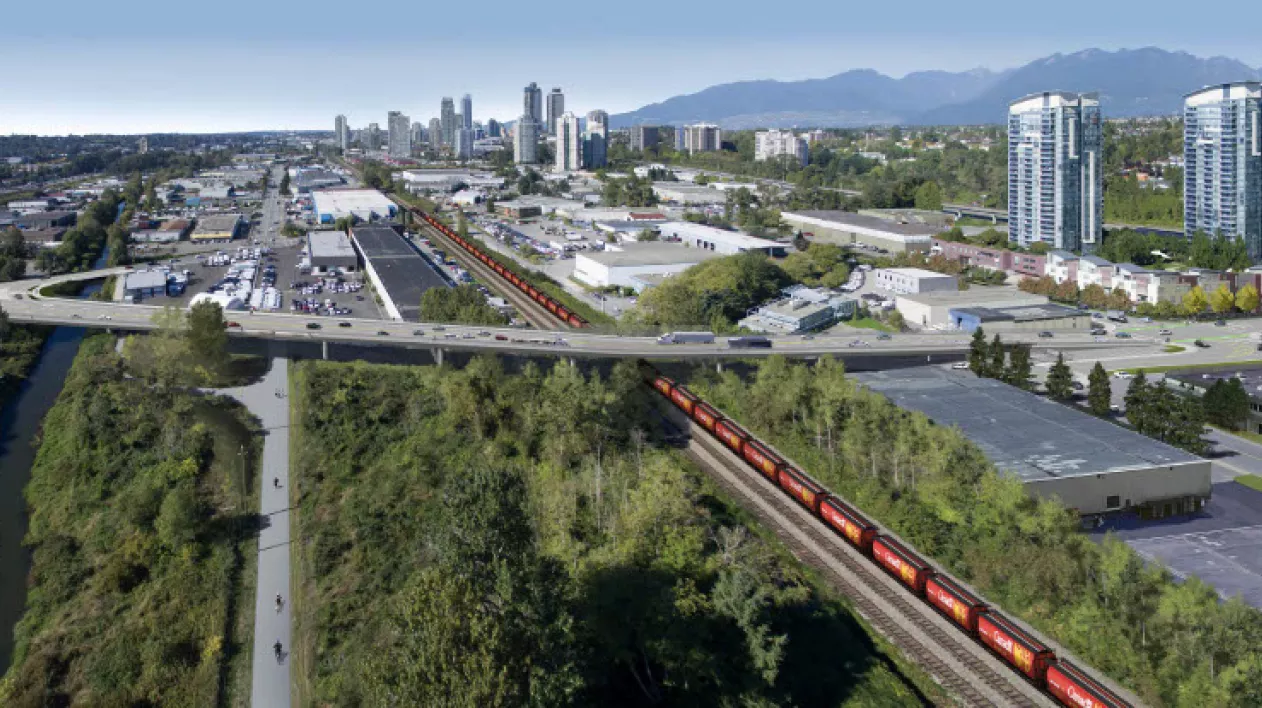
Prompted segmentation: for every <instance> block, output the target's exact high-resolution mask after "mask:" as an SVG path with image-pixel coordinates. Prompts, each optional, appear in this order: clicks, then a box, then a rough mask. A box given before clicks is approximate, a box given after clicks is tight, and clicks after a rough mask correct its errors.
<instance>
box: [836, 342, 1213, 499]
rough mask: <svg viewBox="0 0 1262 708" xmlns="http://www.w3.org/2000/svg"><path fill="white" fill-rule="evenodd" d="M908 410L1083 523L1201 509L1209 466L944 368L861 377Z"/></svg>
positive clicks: (1046, 402) (1120, 429) (1125, 431)
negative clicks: (958, 436)
mask: <svg viewBox="0 0 1262 708" xmlns="http://www.w3.org/2000/svg"><path fill="white" fill-rule="evenodd" d="M854 376H855V378H856V379H857V380H858V381H859V382H860V383H861V384H863V385H864V386H866V387H868V388H869V389H871V390H872V391H875V392H877V393H880V394H881V395H883V396H886V397H887V398H889V399H890V400H891V401H892V402H893V403H894V404H895V405H897V406H898V407H900V408H903V409H906V410H912V411H918V412H920V413H923V414H925V415H926V416H928V417H929V419H930V420H932V421H933V422H934V423H935V424H937V425H942V426H954V427H956V428H958V429H959V431H960V432H961V433H963V435H964V436H965V437H967V438H968V439H969V440H970V441H972V442H973V443H974V444H976V445H977V446H978V447H980V448H981V449H982V451H983V452H984V453H985V454H986V457H987V458H988V459H989V460H990V461H991V462H992V463H994V465H995V467H997V468H998V469H999V471H1000V472H1001V473H1003V474H1007V475H1010V476H1012V477H1014V478H1016V479H1018V480H1020V481H1021V482H1022V483H1023V484H1024V485H1025V488H1026V490H1027V491H1028V492H1029V493H1030V494H1032V495H1034V496H1036V497H1040V498H1048V499H1050V498H1057V499H1059V500H1060V501H1061V503H1063V504H1064V505H1065V506H1067V507H1069V508H1071V509H1074V510H1075V511H1077V512H1078V513H1079V514H1081V515H1083V516H1099V515H1104V514H1111V513H1116V512H1121V511H1127V510H1133V511H1137V512H1138V513H1139V514H1140V515H1141V516H1143V517H1145V518H1164V517H1168V516H1174V515H1179V514H1189V513H1193V512H1196V511H1198V510H1199V509H1200V508H1201V506H1202V505H1203V504H1204V503H1205V502H1206V501H1207V500H1208V499H1209V496H1210V463H1209V460H1205V459H1202V458H1200V457H1197V456H1195V455H1192V454H1189V453H1187V452H1184V451H1182V450H1179V449H1178V448H1175V447H1172V446H1170V445H1166V444H1165V443H1161V442H1158V441H1156V440H1153V439H1152V438H1149V437H1146V436H1143V435H1140V434H1139V433H1135V432H1133V431H1131V430H1128V429H1127V428H1123V427H1122V426H1120V425H1115V424H1113V423H1111V422H1109V421H1105V420H1101V419H1099V418H1096V417H1094V416H1092V415H1089V414H1087V413H1086V412H1084V411H1082V410H1080V409H1078V408H1076V407H1074V406H1068V405H1063V404H1061V403H1057V402H1055V401H1052V400H1050V399H1047V398H1043V397H1041V396H1037V395H1035V394H1033V393H1030V392H1028V391H1024V390H1022V389H1019V388H1016V387H1013V386H1009V385H1007V384H1004V383H1001V382H999V381H996V380H994V379H985V378H978V377H976V376H974V375H973V374H972V373H971V372H967V371H951V370H948V369H945V368H942V367H936V366H933V367H918V368H912V369H899V370H893V371H881V372H871V373H860V374H855V375H854Z"/></svg>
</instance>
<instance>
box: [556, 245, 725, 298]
mask: <svg viewBox="0 0 1262 708" xmlns="http://www.w3.org/2000/svg"><path fill="white" fill-rule="evenodd" d="M718 257H719V256H718V254H717V253H713V252H710V251H706V250H702V249H699V248H684V247H683V246H679V245H676V244H669V243H631V244H624V245H622V246H620V247H619V250H612V249H610V250H605V251H594V252H581V253H579V254H577V255H575V256H574V277H575V278H577V279H578V280H580V281H582V282H584V283H587V284H588V285H590V286H592V287H596V288H604V287H609V286H611V285H617V286H620V287H637V286H638V285H639V283H636V282H633V280H632V279H633V278H634V277H635V276H641V275H674V274H675V273H682V272H684V271H685V270H688V269H689V268H691V267H693V266H695V265H697V264H698V263H701V262H703V261H708V260H710V259H711V258H718Z"/></svg>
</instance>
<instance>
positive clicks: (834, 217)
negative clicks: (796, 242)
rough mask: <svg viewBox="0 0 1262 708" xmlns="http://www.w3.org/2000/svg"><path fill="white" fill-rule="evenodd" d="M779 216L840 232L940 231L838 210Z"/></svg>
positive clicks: (923, 233) (926, 233)
mask: <svg viewBox="0 0 1262 708" xmlns="http://www.w3.org/2000/svg"><path fill="white" fill-rule="evenodd" d="M781 216H783V217H785V218H788V219H793V218H795V217H796V218H797V219H799V220H801V221H803V222H805V223H815V224H816V225H818V226H821V227H823V228H834V229H840V230H842V231H845V230H848V229H863V230H867V231H874V232H882V233H887V234H895V235H898V236H937V235H938V234H939V233H940V232H941V231H942V230H941V229H940V228H937V227H934V226H928V225H926V224H910V223H903V222H899V221H894V220H892V219H881V218H877V217H875V216H865V215H863V214H855V213H853V212H849V211H840V210H834V209H829V210H817V209H816V210H806V211H786V212H783V213H782V214H781Z"/></svg>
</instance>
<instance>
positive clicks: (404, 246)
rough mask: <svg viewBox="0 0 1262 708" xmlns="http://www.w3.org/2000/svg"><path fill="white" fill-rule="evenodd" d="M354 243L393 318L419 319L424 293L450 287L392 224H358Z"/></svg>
mask: <svg viewBox="0 0 1262 708" xmlns="http://www.w3.org/2000/svg"><path fill="white" fill-rule="evenodd" d="M351 242H352V243H354V244H355V250H357V251H358V252H359V255H360V258H362V259H363V263H364V271H365V272H366V273H367V274H368V279H369V281H370V282H371V283H372V284H373V287H374V288H376V290H377V294H378V295H379V296H381V304H382V306H383V307H384V308H385V311H386V314H387V315H388V316H389V317H390V318H391V319H395V320H406V321H408V322H419V321H420V319H421V295H422V294H424V292H425V291H426V290H429V289H430V288H445V287H448V285H447V281H446V280H444V279H443V277H442V275H440V274H439V272H438V271H437V270H436V269H435V268H434V266H432V265H430V263H429V261H427V260H425V259H424V258H422V257H421V254H420V253H418V252H417V250H416V249H415V248H414V247H413V246H412V244H410V243H408V242H407V240H406V239H404V238H403V237H402V236H400V235H399V232H397V231H395V230H394V229H393V228H391V227H389V226H367V225H365V226H356V227H354V228H352V229H351Z"/></svg>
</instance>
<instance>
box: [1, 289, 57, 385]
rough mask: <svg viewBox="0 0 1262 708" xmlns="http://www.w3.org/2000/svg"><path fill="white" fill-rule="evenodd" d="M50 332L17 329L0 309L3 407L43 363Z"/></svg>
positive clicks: (2, 309)
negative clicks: (33, 369) (36, 363)
mask: <svg viewBox="0 0 1262 708" xmlns="http://www.w3.org/2000/svg"><path fill="white" fill-rule="evenodd" d="M48 331H49V330H48V329H47V328H45V327H31V326H22V325H15V324H13V323H12V322H10V321H9V315H8V313H7V312H5V311H4V308H3V307H0V406H3V405H4V404H5V402H6V401H8V399H9V396H12V395H13V394H14V393H15V392H17V390H18V387H19V386H21V385H22V382H23V381H25V380H26V377H27V374H29V373H30V371H31V367H32V366H34V365H35V361H36V360H37V359H39V353H40V350H41V349H42V348H43V347H44V339H45V338H47V336H48V334H47V333H48Z"/></svg>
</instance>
